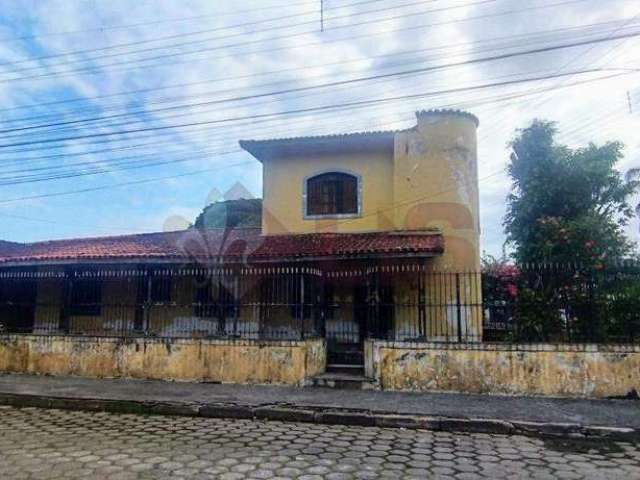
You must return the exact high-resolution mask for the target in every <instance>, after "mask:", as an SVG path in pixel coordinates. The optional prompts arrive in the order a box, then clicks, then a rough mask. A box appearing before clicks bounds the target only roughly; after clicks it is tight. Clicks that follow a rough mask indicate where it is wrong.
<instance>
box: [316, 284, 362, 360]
mask: <svg viewBox="0 0 640 480" xmlns="http://www.w3.org/2000/svg"><path fill="white" fill-rule="evenodd" d="M333 290H334V289H333V287H332V286H331V287H329V288H328V292H327V293H328V294H327V302H326V305H327V308H326V310H325V330H326V339H327V362H328V364H330V365H336V364H339V365H363V364H364V355H363V346H364V339H365V337H366V332H367V315H368V312H367V309H368V305H367V290H366V287H365V286H364V285H358V284H352V285H345V286H344V287H343V290H342V292H340V293H337V292H334V291H333Z"/></svg>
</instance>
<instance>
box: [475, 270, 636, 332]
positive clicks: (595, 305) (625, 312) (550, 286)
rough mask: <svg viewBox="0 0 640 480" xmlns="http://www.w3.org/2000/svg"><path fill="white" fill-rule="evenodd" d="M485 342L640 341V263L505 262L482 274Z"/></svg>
mask: <svg viewBox="0 0 640 480" xmlns="http://www.w3.org/2000/svg"><path fill="white" fill-rule="evenodd" d="M482 287H483V304H484V308H485V312H484V315H483V317H484V322H483V339H484V340H485V341H508V342H514V343H522V342H557V343H638V342H640V266H639V265H638V264H637V263H631V262H630V263H620V264H617V265H614V266H608V267H606V268H605V267H603V268H591V267H590V268H587V267H581V266H579V265H559V264H542V265H524V266H514V265H503V266H500V267H497V268H493V269H490V270H489V271H487V272H485V273H484V274H483V285H482Z"/></svg>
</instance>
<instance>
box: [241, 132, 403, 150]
mask: <svg viewBox="0 0 640 480" xmlns="http://www.w3.org/2000/svg"><path fill="white" fill-rule="evenodd" d="M406 130H408V129H407V128H399V129H394V130H363V131H358V132H344V133H328V134H325V135H298V136H293V137H275V138H265V139H261V140H256V139H248V140H239V141H238V143H239V144H240V146H242V145H243V144H249V143H263V142H285V141H292V140H306V139H309V140H320V139H324V138H326V139H330V138H338V137H351V136H366V135H383V134H395V133H401V132H404V131H406Z"/></svg>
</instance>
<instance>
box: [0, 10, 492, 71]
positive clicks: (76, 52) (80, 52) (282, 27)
mask: <svg viewBox="0 0 640 480" xmlns="http://www.w3.org/2000/svg"><path fill="white" fill-rule="evenodd" d="M435 1H437V0H418V1H417V2H413V3H409V4H406V5H399V6H393V7H384V8H379V9H374V10H366V11H363V12H355V13H350V14H346V15H339V16H335V17H331V18H328V19H327V20H338V19H344V18H351V17H356V16H361V15H368V14H371V13H378V12H384V11H389V10H396V9H397V8H402V7H405V6H414V5H420V4H424V3H433V2H435ZM495 1H497V0H477V1H476V2H472V3H468V4H462V5H457V6H453V7H443V8H438V9H432V10H427V11H426V12H422V13H421V14H426V13H431V12H438V11H446V10H452V9H456V8H462V7H466V6H469V5H475V4H482V3H491V2H495ZM360 3H362V2H357V3H355V5H358V4H360ZM352 5H354V4H349V5H344V7H350V6H352ZM310 13H316V12H307V13H296V14H291V15H283V16H279V17H273V18H269V19H262V20H256V21H253V22H245V23H239V24H235V25H229V26H223V27H216V28H213V29H207V30H199V31H196V32H188V33H177V34H173V35H169V36H165V37H158V38H153V39H147V40H138V41H135V42H128V43H120V44H116V45H109V46H106V47H99V48H91V49H85V50H74V51H71V52H63V53H56V54H51V55H45V56H41V57H35V58H30V59H25V60H18V61H15V62H7V63H3V64H0V66H6V65H15V64H19V63H25V62H36V61H42V60H50V59H52V58H59V57H68V56H74V55H86V54H88V53H95V52H100V51H104V50H112V49H117V48H124V47H130V46H137V45H142V44H147V43H154V42H159V41H163V40H171V39H175V38H184V37H190V36H197V35H202V34H204V33H211V32H216V31H221V30H230V29H233V28H241V27H247V26H252V25H259V24H262V23H268V22H273V21H276V20H287V19H290V18H296V17H301V16H307V15H309V14H310ZM412 15H416V13H415V12H414V13H409V14H404V15H399V16H398V18H404V17H407V16H412ZM375 21H376V20H370V21H367V22H366V24H369V23H373V22H375ZM377 21H380V19H378V20H377ZM384 21H387V20H386V19H385V20H384ZM316 22H317V21H316V20H310V21H306V22H298V23H294V24H287V25H275V26H271V27H267V28H264V29H260V30H254V31H252V32H240V33H234V34H229V35H221V36H217V37H212V38H206V39H200V40H191V41H188V42H182V43H174V44H169V45H158V46H156V47H148V48H143V49H139V50H130V51H125V52H113V53H108V54H104V55H97V56H94V57H90V58H89V59H83V58H81V59H76V60H69V61H66V62H61V63H58V64H56V66H59V65H71V64H74V63H82V62H86V61H88V60H90V61H95V60H101V59H104V58H112V57H119V56H122V55H132V54H136V53H145V52H150V51H156V50H158V49H166V48H179V47H184V46H188V45H196V44H200V43H206V42H210V41H212V40H214V41H215V40H225V39H228V38H235V37H244V36H246V35H247V34H248V33H251V34H255V33H265V32H271V31H274V30H286V29H290V28H295V27H300V26H305V25H315V24H316ZM334 28H345V26H342V27H334ZM309 33H315V30H309V31H305V32H299V33H295V34H290V35H292V36H300V35H307V34H309ZM288 37H289V35H287V38H288ZM277 38H280V37H277ZM39 68H41V67H40V66H36V67H25V68H19V69H14V70H9V71H6V72H2V73H17V72H25V71H30V70H37V69H39Z"/></svg>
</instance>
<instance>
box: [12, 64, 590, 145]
mask: <svg viewBox="0 0 640 480" xmlns="http://www.w3.org/2000/svg"><path fill="white" fill-rule="evenodd" d="M421 70H422V69H421ZM599 71H602V70H601V69H591V70H581V71H575V72H571V73H563V74H557V75H545V76H541V77H533V78H526V79H520V80H511V81H506V82H497V83H489V84H481V85H476V86H471V87H463V88H456V89H448V90H442V91H438V92H425V93H421V94H414V95H402V96H398V97H391V98H385V99H377V100H363V101H359V102H350V103H345V104H333V105H323V106H319V107H310V108H301V109H294V110H287V111H281V112H275V113H264V114H256V115H250V116H238V117H229V118H224V119H217V120H205V121H199V122H188V123H181V124H173V125H159V126H154V127H143V128H134V129H129V130H120V131H115V132H101V133H94V134H85V135H75V136H68V137H58V138H45V139H39V140H38V139H36V140H29V141H21V142H13V143H5V144H0V148H8V147H19V146H25V145H33V144H44V143H55V142H66V141H69V140H81V139H88V138H100V137H108V136H113V135H127V134H132V133H141V132H149V131H161V130H168V129H174V128H189V127H193V126H201V125H215V124H221V123H227V122H234V121H238V120H247V119H251V118H265V117H273V116H278V115H290V114H298V113H308V112H316V111H322V110H328V109H342V108H345V107H356V106H359V105H366V104H372V103H380V102H388V101H391V100H399V99H407V98H421V97H426V96H432V95H439V94H443V93H457V92H462V91H470V90H477V89H483V88H489V87H495V86H504V85H513V84H518V83H525V82H531V81H539V80H548V79H551V78H558V77H562V76H570V75H577V74H580V73H594V72H599ZM408 72H409V71H407V72H400V73H396V74H386V75H378V76H376V78H385V77H388V76H395V75H399V74H400V75H401V74H405V73H408ZM368 78H371V77H362V78H360V79H353V80H345V81H341V82H332V84H333V85H342V84H345V83H355V82H360V81H363V80H364V79H368Z"/></svg>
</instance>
